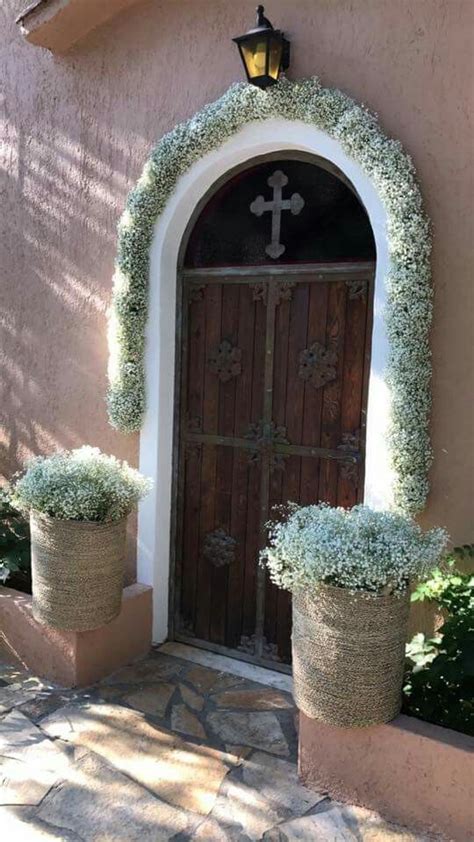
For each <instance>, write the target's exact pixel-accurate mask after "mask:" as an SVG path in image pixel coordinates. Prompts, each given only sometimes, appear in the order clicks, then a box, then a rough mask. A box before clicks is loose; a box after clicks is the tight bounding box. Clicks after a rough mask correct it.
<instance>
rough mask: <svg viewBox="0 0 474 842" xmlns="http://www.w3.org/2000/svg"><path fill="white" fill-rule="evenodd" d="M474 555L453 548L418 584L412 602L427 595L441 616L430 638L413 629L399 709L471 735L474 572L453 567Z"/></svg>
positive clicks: (473, 723)
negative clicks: (439, 623) (402, 704)
mask: <svg viewBox="0 0 474 842" xmlns="http://www.w3.org/2000/svg"><path fill="white" fill-rule="evenodd" d="M473 558H474V545H466V546H464V547H457V548H456V549H455V550H454V553H453V555H452V556H451V557H450V558H449V559H448V560H447V561H446V564H445V565H444V566H443V567H442V568H437V569H436V570H434V571H433V574H432V576H431V578H430V579H429V580H428V581H427V582H424V583H423V584H421V585H419V586H418V588H417V589H416V590H415V591H414V593H413V594H412V601H413V602H422V601H424V600H428V601H430V602H433V603H435V604H436V605H438V606H439V608H440V609H441V612H442V613H443V616H444V617H445V620H444V623H443V625H442V626H441V628H440V629H439V631H438V633H437V634H436V635H435V636H434V637H432V638H426V637H425V635H424V634H421V633H420V634H416V635H415V636H414V637H413V639H412V640H411V641H410V643H409V644H408V645H407V659H408V663H409V669H408V672H407V676H406V684H405V687H404V711H405V713H408V714H410V715H411V716H417V717H419V718H420V719H425V720H426V721H428V722H434V723H436V724H437V725H443V726H445V727H446V728H454V729H455V730H456V731H463V732H464V733H466V734H472V735H474V576H473V575H472V573H469V572H468V573H462V572H460V571H459V570H458V565H459V562H460V561H461V560H462V561H463V562H466V561H467V562H470V563H471V565H472V559H473Z"/></svg>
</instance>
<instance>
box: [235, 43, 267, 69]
mask: <svg viewBox="0 0 474 842" xmlns="http://www.w3.org/2000/svg"><path fill="white" fill-rule="evenodd" d="M240 49H241V50H242V56H243V59H244V61H245V66H246V68H247V73H248V75H249V77H250V78H251V79H255V78H256V77H257V76H265V73H266V56H267V39H266V38H258V39H255V40H252V41H248V42H247V43H243V44H241V45H240Z"/></svg>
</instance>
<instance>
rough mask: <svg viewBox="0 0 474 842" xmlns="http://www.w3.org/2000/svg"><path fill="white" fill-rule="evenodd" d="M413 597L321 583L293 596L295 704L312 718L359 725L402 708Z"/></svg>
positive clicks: (372, 722)
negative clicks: (352, 589) (367, 592)
mask: <svg viewBox="0 0 474 842" xmlns="http://www.w3.org/2000/svg"><path fill="white" fill-rule="evenodd" d="M408 610H409V598H408V592H404V593H403V594H401V595H396V596H373V595H368V594H366V593H354V592H351V591H349V590H347V589H345V588H337V587H333V586H330V585H320V586H319V587H318V588H317V590H316V591H315V592H313V593H311V594H310V595H308V594H306V593H303V592H299V593H296V594H294V595H293V633H292V648H293V682H294V697H295V702H296V704H297V706H298V708H299V709H300V710H302V711H303V713H305V714H306V716H309V717H310V718H312V719H318V720H320V721H322V722H326V723H328V724H330V725H337V726H340V727H348V728H356V727H361V726H367V725H375V724H377V723H382V722H389V721H390V720H391V719H393V718H394V717H395V716H397V714H398V713H399V712H400V707H401V689H402V683H403V673H404V662H405V641H406V634H407V622H408Z"/></svg>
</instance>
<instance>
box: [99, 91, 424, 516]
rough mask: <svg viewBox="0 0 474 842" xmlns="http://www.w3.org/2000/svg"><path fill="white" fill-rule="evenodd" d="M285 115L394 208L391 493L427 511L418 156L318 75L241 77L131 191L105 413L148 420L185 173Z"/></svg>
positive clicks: (162, 147)
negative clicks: (176, 197)
mask: <svg viewBox="0 0 474 842" xmlns="http://www.w3.org/2000/svg"><path fill="white" fill-rule="evenodd" d="M272 117H283V118H286V119H288V120H301V121H303V122H305V123H309V124H311V125H314V126H316V127H317V128H318V129H321V130H322V131H324V132H327V134H328V135H329V136H330V137H332V138H334V139H335V140H337V141H338V143H340V145H341V147H342V149H343V150H344V152H346V153H347V154H348V155H350V156H351V157H352V158H354V159H355V160H356V161H357V162H358V163H359V165H360V167H361V168H362V170H363V171H364V173H366V175H367V176H368V177H369V178H370V179H371V181H372V183H373V184H374V187H375V189H376V190H377V192H378V194H379V196H380V198H381V201H382V202H383V204H384V206H385V209H386V212H387V219H388V225H387V235H388V248H389V256H390V270H389V273H388V276H387V277H386V278H385V284H386V288H387V306H386V309H385V313H384V317H385V324H386V329H387V335H388V341H389V364H388V369H387V372H386V380H387V383H388V386H389V389H390V395H391V430H390V436H389V446H390V452H391V459H392V465H393V469H394V473H395V487H394V495H395V502H396V505H397V506H398V508H399V509H400V510H401V511H404V512H406V513H409V514H414V513H416V512H419V511H421V510H422V509H423V507H424V505H425V501H426V496H427V494H428V490H429V484H428V470H429V467H430V464H431V456H432V454H431V447H430V441H429V431H428V422H429V412H430V406H431V392H430V379H431V360H430V348H429V330H430V325H431V317H432V290H431V271H430V251H431V234H430V226H429V222H428V219H427V217H426V215H425V213H424V211H423V203H422V198H421V194H420V190H419V187H418V184H417V180H416V173H415V169H414V166H413V162H412V160H411V158H410V157H409V155H407V154H406V152H404V150H403V148H402V146H401V144H400V143H399V142H398V141H396V140H392V139H391V138H388V137H386V136H385V135H384V133H383V132H382V130H381V129H380V126H379V125H378V122H377V119H376V117H375V115H374V114H371V113H370V111H369V110H368V109H367V108H366V107H365V106H363V105H358V104H357V103H356V102H354V100H353V99H351V98H350V97H349V96H347V95H346V94H344V93H343V92H342V91H339V90H332V89H328V88H323V87H322V86H321V85H320V83H319V81H318V79H315V78H313V79H304V80H301V81H296V82H291V81H288V80H282V81H280V82H279V83H278V84H277V85H274V86H273V87H271V88H269V89H268V90H265V91H262V90H259V89H258V88H256V87H255V86H254V85H249V84H245V83H242V84H236V85H232V86H231V87H230V88H229V90H228V91H227V92H226V93H225V94H224V95H223V96H222V97H221V98H220V99H218V100H217V101H216V102H213V103H211V104H210V105H206V106H205V107H204V108H203V109H202V110H201V111H200V112H199V113H198V114H196V115H195V116H194V117H192V118H191V119H190V120H188V121H187V122H186V123H182V124H180V125H178V126H176V128H174V129H173V130H172V131H171V132H169V133H168V134H166V135H165V136H164V137H163V138H162V139H161V141H160V142H159V143H158V145H157V146H156V147H155V149H154V150H153V151H152V153H151V156H150V158H149V160H148V161H147V163H146V164H145V167H144V169H143V173H142V176H141V178H140V179H139V181H138V184H137V186H136V187H135V188H134V190H132V192H131V193H130V195H129V197H128V200H127V206H126V209H125V211H124V213H123V216H122V218H121V220H120V223H119V229H118V231H119V233H118V250H117V263H116V272H115V277H114V290H113V298H112V307H111V315H110V324H109V347H110V361H109V392H108V408H109V419H110V422H111V424H112V426H113V427H116V428H117V429H119V430H121V431H122V432H128V433H130V432H134V431H137V430H140V428H141V426H142V424H143V418H144V414H145V405H146V399H145V368H144V348H145V328H146V323H147V317H148V283H149V278H148V275H149V251H150V246H151V242H152V238H153V227H154V225H155V223H156V221H157V219H158V218H159V216H160V214H161V213H162V212H163V211H164V209H165V207H166V203H167V202H168V199H169V198H170V196H171V194H172V192H173V190H174V188H175V186H176V183H177V181H178V179H179V178H180V177H181V176H182V175H183V174H184V173H185V172H186V171H187V170H188V169H189V168H190V167H191V166H192V164H194V163H195V162H196V161H197V160H198V159H199V158H201V157H203V156H204V155H206V154H207V153H208V152H210V151H212V150H214V149H216V148H218V147H219V146H221V145H222V144H223V143H224V142H225V141H226V140H228V139H229V138H230V137H232V135H234V134H236V133H237V132H238V131H239V130H240V129H241V128H243V127H244V126H245V125H246V124H247V123H250V122H252V121H262V120H267V119H270V118H272Z"/></svg>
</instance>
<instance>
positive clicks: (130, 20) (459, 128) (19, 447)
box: [0, 0, 474, 542]
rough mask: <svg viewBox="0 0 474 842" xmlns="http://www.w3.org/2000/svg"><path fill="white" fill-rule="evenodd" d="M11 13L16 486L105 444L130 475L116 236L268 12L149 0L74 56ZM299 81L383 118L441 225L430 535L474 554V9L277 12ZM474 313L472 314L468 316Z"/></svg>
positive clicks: (131, 442) (5, 329)
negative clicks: (140, 189)
mask: <svg viewBox="0 0 474 842" xmlns="http://www.w3.org/2000/svg"><path fill="white" fill-rule="evenodd" d="M24 4H25V2H24V0H4V2H3V3H2V9H1V12H0V14H1V16H2V19H3V20H2V26H1V34H0V39H1V41H2V42H3V43H2V51H1V56H2V58H1V61H2V76H3V78H4V80H5V83H6V118H7V119H6V131H5V132H4V141H6V145H5V155H6V167H7V179H6V183H5V187H4V190H3V196H2V215H3V224H4V226H5V232H4V235H3V237H2V242H1V250H2V253H1V255H0V266H1V271H2V275H3V277H2V282H1V293H0V294H1V301H0V307H1V329H2V337H1V350H0V355H1V359H0V367H1V371H0V380H1V388H2V393H1V396H0V413H1V416H2V417H1V425H2V429H3V432H2V433H1V439H0V447H1V451H0V452H1V465H0V467H1V469H2V472H3V473H4V475H5V476H9V475H10V474H11V473H12V471H14V470H15V469H16V468H17V467H18V465H19V464H20V463H21V462H22V461H23V460H24V458H25V457H26V456H28V455H29V454H30V453H34V452H39V451H50V450H52V449H53V448H56V447H58V446H62V447H70V446H76V445H79V444H80V443H83V442H91V443H95V444H97V445H99V446H100V447H101V448H104V449H105V450H108V451H112V452H114V453H116V454H117V455H119V456H121V457H125V458H127V459H129V460H130V461H131V462H132V463H136V461H137V453H138V437H137V436H132V437H125V436H122V435H120V434H118V433H116V432H114V431H113V430H112V429H111V428H110V427H109V426H108V423H107V417H106V410H105V403H104V394H105V390H106V363H107V344H106V308H107V304H108V300H109V295H110V289H111V276H112V271H113V261H114V253H115V228H116V223H117V220H118V218H119V215H120V212H121V210H122V208H123V205H124V201H125V197H126V195H127V192H128V191H129V189H130V188H131V187H132V185H133V184H134V182H135V181H136V179H137V177H138V175H139V173H140V170H141V167H142V165H143V163H144V161H145V160H146V157H147V155H148V153H149V151H150V149H151V147H152V145H153V144H154V142H155V141H156V140H157V139H158V138H159V137H160V136H161V135H162V134H163V132H165V131H167V130H168V129H170V128H171V127H172V126H173V125H174V124H175V123H176V122H177V121H179V120H182V119H183V118H186V117H188V116H190V115H191V114H193V112H195V111H196V110H197V109H199V108H200V107H201V106H202V105H203V104H204V103H205V102H207V101H210V100H212V99H214V98H216V97H217V96H219V94H221V93H222V92H223V91H224V90H225V89H226V88H227V86H228V85H229V84H230V83H231V82H233V81H234V80H236V79H239V78H241V76H242V72H241V68H240V65H239V60H238V57H237V55H236V51H235V49H234V47H233V45H232V44H231V42H230V38H231V37H232V36H233V35H236V34H239V33H241V32H242V31H244V30H245V29H247V28H248V26H249V25H250V24H251V22H252V20H253V14H254V11H253V10H254V6H255V3H254V2H253V0H245V2H241V3H234V2H230V0H222V2H219V3H216V2H211V0H180V2H176V0H146V1H145V2H142V3H138V4H137V5H135V6H133V7H132V8H131V9H129V10H127V11H125V12H123V13H122V14H121V15H119V16H118V17H116V18H115V19H114V20H112V21H109V22H108V23H107V24H104V25H103V26H102V27H100V28H99V29H96V30H95V31H94V32H93V33H91V34H89V35H88V36H87V38H85V39H84V40H83V41H82V42H80V43H79V44H78V45H76V46H75V47H74V48H73V49H72V50H71V51H70V52H69V53H68V54H67V55H65V56H53V55H51V54H50V53H48V52H47V51H45V50H43V49H41V48H38V47H34V46H32V45H30V44H28V43H27V42H25V41H24V40H23V38H22V36H21V34H20V32H19V30H18V27H17V26H16V25H15V23H14V19H15V17H16V15H17V14H18V13H19V12H20V11H21V9H22V7H23V5H24ZM267 11H268V14H269V16H270V17H271V19H272V20H273V21H274V22H275V24H278V25H279V26H280V27H281V28H283V29H284V30H285V31H287V32H288V34H289V35H290V37H291V39H292V44H293V60H292V67H291V73H290V75H291V76H292V77H293V78H294V77H298V76H309V75H313V74H318V75H320V76H321V78H322V80H323V82H324V83H325V84H327V85H333V86H338V87H340V88H342V89H344V90H346V91H347V92H348V93H350V94H351V95H352V96H354V97H355V98H356V99H357V100H359V101H362V102H365V103H367V104H368V105H369V106H370V107H371V108H373V109H374V110H375V111H376V112H378V114H379V117H380V120H381V123H382V125H383V126H384V127H385V129H386V130H387V132H389V133H391V134H393V135H394V136H396V137H398V138H400V139H401V141H402V142H403V144H404V145H405V147H406V148H407V149H408V150H409V151H410V152H411V153H412V155H413V158H414V160H415V162H416V165H417V168H418V172H419V176H420V180H421V184H422V189H423V193H424V196H425V199H426V205H427V209H428V212H429V214H430V216H431V218H432V220H433V226H434V233H435V246H434V255H433V267H434V280H435V289H436V311H435V324H434V330H433V360H434V372H435V374H434V409H433V421H432V434H433V443H434V449H435V463H434V468H433V471H432V477H431V479H432V494H431V497H430V501H429V506H428V509H427V512H426V517H425V520H426V522H429V523H442V524H446V525H447V526H448V528H449V530H450V531H451V534H452V536H453V538H454V539H455V541H457V542H460V541H470V540H472V531H471V527H470V509H471V499H472V491H473V488H472V479H471V477H472V466H471V465H469V464H468V463H469V453H470V450H471V445H472V442H470V434H471V427H472V424H471V420H472V419H471V417H470V411H469V394H468V392H469V386H470V380H469V374H470V370H469V362H470V345H471V340H470V334H471V326H472V294H471V284H472V266H473V251H472V249H473V236H472V234H473V232H472V222H471V215H472V208H473V201H472V195H473V193H472V175H471V173H472V150H471V134H470V126H469V120H470V114H469V106H470V100H471V96H472V76H471V77H470V73H471V71H472V60H471V47H472V29H473V25H474V4H473V3H472V1H471V0H397V2H396V3H394V2H393V0H338V2H337V3H334V2H333V0H298V2H291V3H289V2H287V0H272V2H271V3H270V4H268V8H267ZM470 310H471V312H470Z"/></svg>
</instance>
